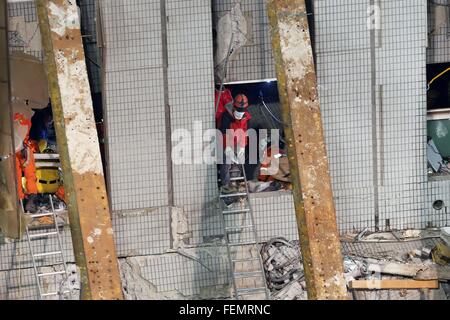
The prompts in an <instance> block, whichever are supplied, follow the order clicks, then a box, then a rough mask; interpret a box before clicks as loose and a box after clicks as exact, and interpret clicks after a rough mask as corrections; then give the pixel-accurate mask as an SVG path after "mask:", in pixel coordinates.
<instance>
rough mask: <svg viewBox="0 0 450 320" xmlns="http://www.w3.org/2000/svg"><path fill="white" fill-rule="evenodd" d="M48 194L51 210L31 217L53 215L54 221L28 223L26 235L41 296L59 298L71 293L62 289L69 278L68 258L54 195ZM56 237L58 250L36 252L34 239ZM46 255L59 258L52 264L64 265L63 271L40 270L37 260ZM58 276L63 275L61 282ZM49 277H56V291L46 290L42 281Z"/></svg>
mask: <svg viewBox="0 0 450 320" xmlns="http://www.w3.org/2000/svg"><path fill="white" fill-rule="evenodd" d="M48 196H49V199H50V209H51V211H49V212H46V213H36V214H30V217H31V218H33V219H36V218H42V217H52V218H53V223H52V224H50V225H48V226H45V227H41V226H40V227H30V226H29V225H27V226H26V236H27V242H28V248H29V250H30V254H31V258H32V262H33V269H34V275H35V278H36V284H37V287H38V290H39V298H40V299H44V298H46V297H54V296H59V298H60V299H62V298H63V295H64V294H66V293H70V290H66V291H61V284H62V283H63V282H67V280H68V272H67V263H66V259H65V256H64V252H63V248H62V242H61V235H60V233H59V226H58V221H57V215H56V212H55V207H54V205H53V199H52V195H50V194H49V195H48ZM22 206H23V204H22ZM54 238H56V239H57V243H58V249H57V251H48V252H45V251H44V252H39V253H35V252H34V250H33V245H32V242H33V241H35V240H40V239H46V240H49V241H51V240H52V239H54ZM46 257H55V260H56V259H57V258H59V259H58V260H56V261H55V262H54V263H52V266H55V265H62V266H63V270H62V271H54V272H39V269H40V268H42V267H39V266H38V263H37V261H36V260H37V259H39V258H46ZM58 276H60V277H62V280H61V281H59V284H58V282H57V281H56V280H57V277H58ZM48 277H54V278H55V286H56V288H57V289H56V290H55V291H50V292H45V291H44V289H43V287H42V283H41V281H42V280H43V279H44V278H48Z"/></svg>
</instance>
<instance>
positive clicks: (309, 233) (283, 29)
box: [268, 0, 347, 299]
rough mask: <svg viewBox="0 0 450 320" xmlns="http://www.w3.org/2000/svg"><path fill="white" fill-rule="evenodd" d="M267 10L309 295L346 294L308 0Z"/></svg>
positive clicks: (277, 0) (284, 1)
mask: <svg viewBox="0 0 450 320" xmlns="http://www.w3.org/2000/svg"><path fill="white" fill-rule="evenodd" d="M268 14H269V20H270V25H271V29H272V43H273V53H274V58H275V64H276V70H277V77H278V88H279V91H280V99H281V104H282V114H283V119H284V122H285V133H286V138H287V143H288V156H289V164H290V171H291V178H292V181H293V186H294V188H293V193H294V201H295V211H296V216H297V223H298V230H299V235H300V244H301V251H302V255H303V261H304V262H303V263H304V269H305V277H306V283H307V287H308V298H309V299H345V298H346V297H347V291H346V284H345V280H344V275H343V263H342V256H341V248H340V241H339V233H338V228H337V224H336V210H335V207H334V202H333V193H332V190H331V179H330V174H329V169H328V159H327V154H326V149H325V142H324V135H323V129H322V119H321V114H320V105H319V99H318V92H317V82H316V74H315V69H314V58H313V52H312V48H311V40H310V35H309V27H308V19H307V14H306V6H305V0H270V1H269V4H268Z"/></svg>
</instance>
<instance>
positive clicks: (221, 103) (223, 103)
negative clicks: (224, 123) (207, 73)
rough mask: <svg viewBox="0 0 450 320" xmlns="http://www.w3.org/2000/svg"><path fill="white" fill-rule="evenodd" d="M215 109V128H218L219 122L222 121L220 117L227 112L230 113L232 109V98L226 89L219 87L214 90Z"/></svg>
mask: <svg viewBox="0 0 450 320" xmlns="http://www.w3.org/2000/svg"><path fill="white" fill-rule="evenodd" d="M214 102H215V105H214V107H215V108H216V127H219V126H220V122H221V120H222V115H223V114H224V113H225V112H227V110H229V111H230V112H231V111H232V109H233V96H232V94H231V91H230V90H229V89H226V88H222V90H221V88H220V87H219V88H218V89H216V90H215V99H214Z"/></svg>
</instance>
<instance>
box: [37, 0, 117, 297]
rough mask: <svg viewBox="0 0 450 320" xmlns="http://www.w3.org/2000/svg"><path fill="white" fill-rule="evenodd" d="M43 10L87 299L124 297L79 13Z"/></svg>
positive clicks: (56, 3) (43, 3)
mask: <svg viewBox="0 0 450 320" xmlns="http://www.w3.org/2000/svg"><path fill="white" fill-rule="evenodd" d="M37 8H38V16H39V24H40V28H41V34H42V40H43V48H44V52H45V55H44V61H45V65H46V69H47V74H48V80H49V90H50V95H51V100H52V107H53V114H54V118H55V127H56V132H57V138H58V142H59V145H58V148H59V150H58V151H59V153H60V156H61V162H62V166H63V173H64V186H65V190H66V194H67V198H68V208H69V216H70V221H71V231H72V240H73V245H74V253H75V257H76V261H77V265H78V266H79V268H80V272H81V284H82V298H83V299H122V298H123V296H122V290H121V283H120V276H119V269H118V264H117V256H116V250H115V245H114V238H113V230H112V226H111V218H110V212H109V203H108V198H107V193H106V187H105V179H104V175H103V168H102V163H101V156H100V148H99V142H98V138H97V131H96V126H95V120H94V113H93V105H92V100H91V93H90V87H89V81H88V75H87V71H86V63H85V56H84V48H83V44H82V39H81V32H80V20H79V16H78V9H77V6H76V3H75V2H74V1H72V2H70V1H63V0H38V1H37Z"/></svg>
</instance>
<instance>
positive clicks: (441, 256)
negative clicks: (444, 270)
mask: <svg viewBox="0 0 450 320" xmlns="http://www.w3.org/2000/svg"><path fill="white" fill-rule="evenodd" d="M431 257H432V258H433V261H434V262H436V263H437V264H439V265H441V266H445V265H447V264H448V263H450V247H448V246H447V245H446V244H445V243H439V244H438V245H437V246H436V247H434V248H433V250H432V251H431Z"/></svg>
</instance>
